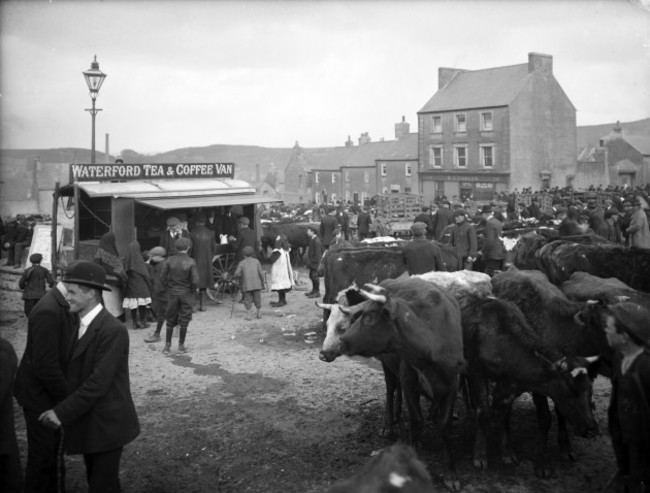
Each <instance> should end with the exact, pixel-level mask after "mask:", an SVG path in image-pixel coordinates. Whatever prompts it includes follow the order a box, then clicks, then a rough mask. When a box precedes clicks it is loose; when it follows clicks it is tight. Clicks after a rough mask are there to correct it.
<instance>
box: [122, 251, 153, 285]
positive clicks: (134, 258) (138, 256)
mask: <svg viewBox="0 0 650 493" xmlns="http://www.w3.org/2000/svg"><path fill="white" fill-rule="evenodd" d="M124 270H125V271H126V272H137V273H138V274H140V275H141V276H142V277H144V278H145V279H148V280H151V276H150V275H149V269H148V268H147V264H145V262H144V258H143V257H142V252H141V251H140V243H138V242H137V241H132V242H131V243H129V245H128V246H127V247H126V256H125V257H124Z"/></svg>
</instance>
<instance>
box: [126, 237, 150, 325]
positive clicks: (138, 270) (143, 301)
mask: <svg viewBox="0 0 650 493" xmlns="http://www.w3.org/2000/svg"><path fill="white" fill-rule="evenodd" d="M124 271H125V272H126V291H125V292H124V301H123V302H122V307H123V308H125V309H127V310H130V311H131V322H132V323H133V328H134V329H145V328H147V327H149V324H148V323H147V305H150V304H151V275H150V274H149V268H148V267H147V264H146V263H145V261H144V257H143V256H142V251H141V250H140V243H138V242H137V241H132V242H131V243H129V245H128V246H127V248H126V256H125V257H124Z"/></svg>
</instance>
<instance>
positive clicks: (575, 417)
mask: <svg viewBox="0 0 650 493" xmlns="http://www.w3.org/2000/svg"><path fill="white" fill-rule="evenodd" d="M460 307H461V319H462V327H463V348H464V355H465V360H466V361H467V370H466V372H465V380H466V382H467V389H468V395H469V399H468V400H469V403H470V408H473V409H474V411H475V417H476V428H475V429H476V438H475V445H474V466H475V467H477V468H481V469H484V468H486V467H487V454H486V441H485V432H486V427H487V421H488V416H489V408H490V404H489V401H490V397H492V402H493V403H494V407H495V410H496V416H497V418H498V420H497V424H498V426H499V428H500V435H501V446H502V450H501V453H502V460H503V461H504V462H505V463H515V462H516V461H517V459H516V455H515V454H514V452H513V450H512V446H511V444H510V435H509V416H510V408H511V406H512V403H513V401H514V399H516V398H517V397H518V396H519V395H520V394H521V393H523V392H534V393H535V394H538V395H541V396H546V397H550V398H552V399H553V401H554V402H556V403H557V405H558V407H559V409H560V411H561V412H562V414H563V415H564V416H565V417H566V418H567V419H568V420H569V421H570V422H571V423H572V424H573V426H574V427H575V429H576V431H577V432H578V433H579V434H587V433H588V432H591V431H593V430H594V429H596V428H597V423H596V421H595V420H594V417H593V415H592V412H591V407H590V406H591V399H590V396H591V392H590V391H591V385H592V380H591V378H590V377H589V375H588V373H587V368H586V367H587V364H588V362H589V361H588V360H587V359H583V358H576V357H571V356H568V357H567V356H565V355H563V354H562V353H561V352H560V351H558V350H557V349H555V348H554V347H552V346H549V345H548V344H547V343H546V342H545V341H544V340H543V339H542V337H540V335H539V334H538V333H537V332H535V330H533V329H532V328H531V327H530V325H529V324H528V322H527V321H526V318H525V316H524V314H523V313H522V312H521V310H520V309H519V308H518V307H517V305H515V304H514V303H512V302H509V301H506V300H501V299H497V298H494V297H480V296H477V295H475V294H470V295H467V296H463V297H461V298H460ZM490 383H494V384H495V387H494V391H493V394H492V396H490V395H489V393H488V388H489V386H490V385H489V384H490ZM537 450H538V455H537V458H536V466H535V470H536V471H545V470H546V468H547V462H548V452H547V449H546V435H545V433H544V431H543V430H542V433H541V434H540V436H539V446H538V448H537Z"/></svg>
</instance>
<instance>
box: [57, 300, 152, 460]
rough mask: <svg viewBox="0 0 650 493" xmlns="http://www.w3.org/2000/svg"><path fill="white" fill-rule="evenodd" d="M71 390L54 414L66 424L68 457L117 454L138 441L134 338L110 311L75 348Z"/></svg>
mask: <svg viewBox="0 0 650 493" xmlns="http://www.w3.org/2000/svg"><path fill="white" fill-rule="evenodd" d="M74 337H75V339H76V337H77V335H76V334H75V336H74ZM67 384H68V391H69V394H68V396H67V397H66V398H65V399H64V400H63V401H62V402H60V403H59V404H58V405H57V406H56V407H55V408H54V412H55V413H56V415H57V416H58V418H59V420H61V423H63V429H64V431H65V449H66V452H67V453H68V454H87V453H98V452H105V451H109V450H114V449H116V448H118V447H122V446H124V445H126V444H127V443H129V442H131V441H132V440H133V439H135V437H137V436H138V434H139V433H140V424H139V422H138V417H137V415H136V412H135V406H134V405H133V399H132V398H131V385H130V382H129V334H128V332H127V330H126V327H125V326H124V324H123V323H121V322H120V321H119V320H117V319H116V318H115V317H113V316H112V315H111V314H110V313H108V312H107V311H106V310H105V309H102V310H101V311H100V312H99V314H98V315H97V316H96V317H95V319H94V320H93V321H92V322H91V323H90V325H89V326H88V329H87V330H86V333H85V334H84V335H83V337H82V338H81V339H79V340H78V341H77V340H75V342H74V343H73V345H72V348H71V354H70V362H69V365H68V375H67Z"/></svg>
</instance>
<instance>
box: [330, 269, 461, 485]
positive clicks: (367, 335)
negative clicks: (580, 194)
mask: <svg viewBox="0 0 650 493" xmlns="http://www.w3.org/2000/svg"><path fill="white" fill-rule="evenodd" d="M366 287H367V288H368V290H367V291H366V290H362V291H361V293H362V294H363V295H364V296H365V297H367V298H368V301H366V302H364V303H362V304H361V305H360V309H357V310H355V312H354V314H353V315H352V317H351V325H350V328H349V329H348V330H347V331H346V332H345V333H344V334H343V335H341V352H342V353H343V354H344V355H347V356H353V355H360V356H366V357H372V356H377V355H380V354H385V353H397V355H398V356H399V357H400V359H401V360H402V365H401V368H400V382H401V384H402V390H403V393H404V399H405V401H406V404H407V408H408V411H409V421H410V441H411V444H415V443H416V442H417V441H418V440H419V439H420V431H421V429H422V413H421V411H420V406H419V397H420V391H422V393H424V394H425V396H427V397H428V398H429V399H431V400H432V402H433V403H434V404H435V405H436V407H437V413H436V415H437V416H436V417H437V421H438V424H439V426H440V429H441V431H442V438H443V443H444V447H443V455H444V459H443V462H444V463H443V467H444V475H443V479H444V482H445V485H446V486H447V487H448V488H449V489H451V490H458V489H460V482H459V479H458V476H457V474H456V470H455V462H454V458H453V454H452V443H451V439H452V435H451V425H452V420H451V415H452V409H453V405H454V402H455V398H456V392H457V390H458V385H459V377H460V373H461V371H462V370H463V368H464V358H463V339H462V328H461V324H460V308H459V306H458V302H457V301H456V299H455V298H454V297H453V296H452V295H451V294H449V293H448V292H446V291H444V290H443V289H441V288H439V287H437V286H436V285H435V284H432V283H428V282H426V281H423V280H422V279H417V278H411V277H402V278H399V279H387V280H385V281H383V282H382V283H381V284H380V285H379V286H374V285H367V286H366ZM343 310H344V311H346V310H347V309H345V308H344V309H343ZM434 396H435V399H434Z"/></svg>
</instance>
